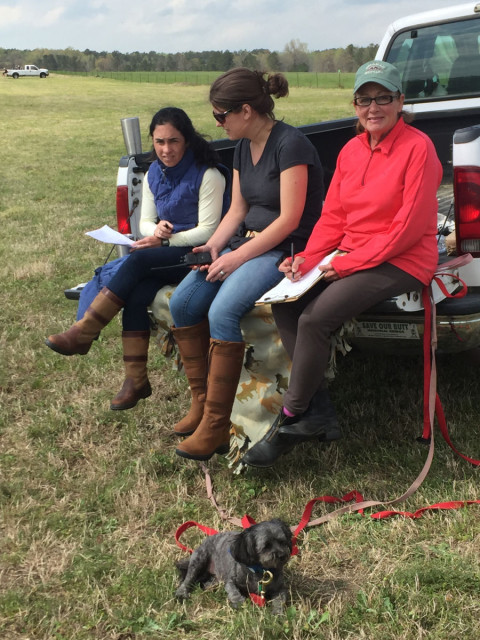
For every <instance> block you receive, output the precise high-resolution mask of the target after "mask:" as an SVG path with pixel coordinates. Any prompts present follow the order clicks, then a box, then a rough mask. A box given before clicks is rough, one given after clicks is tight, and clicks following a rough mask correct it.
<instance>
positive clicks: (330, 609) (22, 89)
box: [0, 75, 480, 640]
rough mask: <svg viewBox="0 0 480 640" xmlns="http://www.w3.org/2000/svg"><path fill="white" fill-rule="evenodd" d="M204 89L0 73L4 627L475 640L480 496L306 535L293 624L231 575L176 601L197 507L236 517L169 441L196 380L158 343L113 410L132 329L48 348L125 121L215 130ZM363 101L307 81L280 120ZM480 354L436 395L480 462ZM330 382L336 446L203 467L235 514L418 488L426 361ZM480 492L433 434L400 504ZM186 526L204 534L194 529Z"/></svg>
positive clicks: (269, 637) (86, 636)
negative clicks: (244, 599)
mask: <svg viewBox="0 0 480 640" xmlns="http://www.w3.org/2000/svg"><path fill="white" fill-rule="evenodd" d="M206 96H207V87H188V86H177V85H169V86H161V85H152V84H131V83H125V82H119V81H116V80H106V79H101V78H82V77H74V78H72V77H64V76H55V75H52V77H50V78H49V79H48V80H37V79H26V80H19V81H13V80H10V79H8V80H7V79H5V78H1V79H0V116H1V117H0V131H1V140H2V157H3V162H4V169H3V178H2V185H1V189H0V219H1V221H2V236H1V239H0V255H1V257H2V260H1V263H0V274H1V282H2V286H1V288H0V349H1V361H0V509H1V515H0V531H1V536H0V577H1V579H0V638H2V640H132V639H134V640H140V639H142V640H144V639H150V638H155V639H157V638H158V639H171V640H176V639H178V638H180V637H188V638H192V640H193V639H194V640H227V639H230V638H232V637H237V638H240V639H242V640H243V639H250V638H251V639H253V638H256V639H262V640H274V639H291V640H307V639H313V638H316V639H317V638H320V639H325V640H347V639H348V640H357V639H360V638H366V639H368V640H379V639H381V640H390V639H391V640H397V639H398V638H402V640H416V639H424V638H425V639H426V638H428V639H432V640H443V639H452V640H453V639H454V638H455V639H456V638H459V637H462V638H465V639H472V640H473V639H476V638H478V637H479V635H480V603H479V598H478V594H479V592H480V559H479V554H478V547H479V542H480V535H479V531H480V511H479V508H478V506H470V507H467V508H463V509H459V510H455V511H443V512H426V513H425V514H424V516H423V517H422V518H420V519H418V520H410V519H404V518H392V519H388V520H383V521H379V522H377V521H374V520H372V519H371V518H370V517H368V516H369V513H366V515H365V517H362V516H360V515H351V516H345V517H341V518H337V519H334V520H332V521H331V522H329V523H328V524H326V525H323V526H321V527H315V528H311V529H309V530H307V531H306V532H305V533H304V534H303V535H302V536H301V540H300V550H301V555H300V557H298V558H295V559H293V560H292V561H291V562H290V564H289V567H288V572H287V573H288V581H289V585H290V589H291V604H290V606H289V607H288V609H287V611H286V613H285V616H283V617H282V618H274V617H273V616H272V615H271V613H270V612H269V611H266V610H263V609H258V608H255V607H253V606H251V605H249V604H246V605H245V606H244V607H243V608H242V609H241V610H239V611H233V610H231V609H230V608H229V607H228V605H227V603H226V598H225V594H224V591H223V589H221V588H219V589H213V590H210V591H208V592H201V591H196V592H194V594H193V596H192V599H191V601H189V602H188V603H187V604H185V605H180V604H178V603H177V602H176V601H175V599H174V590H175V587H176V575H175V570H174V561H175V560H176V559H179V558H181V557H183V554H182V552H181V551H180V549H178V548H177V547H176V545H175V541H174V534H175V531H176V529H177V528H178V526H179V525H181V524H182V523H183V522H185V521H186V520H196V521H198V522H201V523H203V524H206V525H208V526H210V527H214V528H217V529H219V528H223V527H225V525H224V524H223V523H222V520H221V519H220V517H219V515H218V513H217V512H216V511H215V510H214V509H213V507H212V505H211V504H210V502H209V500H208V498H207V494H206V490H205V487H204V478H203V475H202V472H201V470H200V469H199V467H198V466H197V465H196V464H195V463H193V462H190V461H183V460H181V459H180V458H178V457H177V456H175V454H174V452H173V449H174V445H175V441H174V439H173V438H172V436H171V428H172V424H173V423H174V421H176V420H177V419H178V418H180V417H181V415H182V414H183V412H184V411H185V408H186V406H187V401H188V392H187V385H186V381H185V379H184V378H183V377H182V376H180V375H179V374H177V373H176V372H175V371H173V369H172V366H171V363H170V362H169V361H165V360H164V359H163V357H162V356H161V355H160V353H159V352H158V349H157V348H156V347H155V345H153V344H152V347H151V350H150V367H151V376H150V377H151V382H152V385H153V386H154V394H153V396H152V397H151V398H150V399H148V400H147V401H145V402H142V403H141V404H140V405H139V406H138V407H137V408H135V409H133V410H131V411H126V412H111V411H109V408H108V407H109V401H110V399H111V397H112V396H113V395H114V394H115V393H116V392H117V391H118V389H119V387H120V385H121V382H122V380H123V367H122V365H121V346H120V340H119V334H120V324H119V322H118V321H114V322H112V323H111V324H110V325H109V326H108V327H107V329H106V330H105V331H104V332H103V334H102V336H101V339H100V340H99V341H98V344H95V345H94V346H93V347H92V350H91V352H90V353H89V354H88V355H87V356H86V357H73V358H62V357H61V356H58V355H56V354H54V353H53V352H51V351H50V350H49V349H47V348H46V347H45V346H44V344H43V341H44V338H45V336H46V335H48V334H49V333H51V332H53V331H58V330H62V329H65V328H67V327H68V326H69V325H70V323H71V322H72V320H73V318H74V314H75V303H73V302H71V301H68V300H66V299H65V298H64V296H63V289H64V288H66V287H68V286H71V285H73V284H76V283H77V282H80V281H84V280H86V279H88V278H89V277H90V276H91V274H92V272H93V269H94V268H95V267H96V266H97V265H98V264H101V263H102V262H103V260H104V259H105V258H106V249H105V247H104V246H103V245H101V244H100V243H96V242H95V241H93V240H91V239H89V238H86V237H85V236H84V232H85V231H86V230H89V229H93V228H96V227H98V226H100V225H103V224H105V223H107V224H111V225H114V224H115V174H116V167H117V166H118V160H119V157H120V156H122V155H123V153H124V145H123V139H122V134H121V129H120V118H122V117H126V116H139V117H140V121H141V127H142V133H143V134H144V138H143V141H144V149H147V148H149V143H148V140H147V135H146V132H147V129H148V124H149V122H150V118H151V115H152V114H153V112H154V111H156V110H157V109H158V108H159V107H161V106H165V105H167V104H175V105H178V106H182V107H184V108H185V109H186V111H187V112H188V113H189V114H190V115H191V117H192V119H193V121H194V123H195V124H196V126H197V128H198V130H200V131H202V132H204V133H206V134H210V135H212V136H214V137H215V136H218V134H219V133H221V130H219V129H216V128H215V126H214V121H213V118H212V117H211V108H210V106H209V105H208V103H207V102H206ZM350 99H351V92H350V90H339V89H336V90H335V89H330V90H317V89H308V88H302V89H296V88H293V89H292V91H291V95H290V97H289V98H288V99H284V100H280V101H279V103H278V109H277V115H278V116H279V117H285V119H286V121H287V122H291V123H293V124H301V123H309V122H314V121H317V120H322V119H328V118H333V117H337V116H342V115H350V113H351V107H350V105H349V101H350ZM475 355H476V354H468V355H465V356H457V357H453V356H452V357H443V358H441V359H440V360H439V391H440V396H441V398H442V401H443V405H444V408H445V412H446V415H447V419H448V423H449V428H450V432H451V435H452V438H453V440H454V442H455V443H456V444H457V446H458V447H459V449H460V450H461V451H464V452H465V453H468V454H469V455H471V456H473V457H477V458H478V457H479V456H480V450H479V449H480V447H479V446H478V431H479V425H478V422H479V421H478V406H479V401H480V397H479V396H480V394H479V387H478V373H477V372H478V360H475ZM331 390H332V395H333V397H334V400H335V402H336V405H337V408H338V413H339V417H340V420H341V423H342V426H343V430H344V435H345V437H344V439H343V440H341V441H339V442H338V444H335V445H331V446H329V447H328V448H323V447H321V446H319V445H316V444H309V445H303V446H300V447H297V448H296V449H295V450H294V452H293V453H292V454H290V455H289V456H287V457H285V458H284V459H283V460H282V462H281V464H279V465H277V466H276V467H275V468H272V469H270V470H266V471H254V470H249V471H248V473H245V474H243V475H240V476H235V475H233V474H232V472H231V470H230V469H228V467H227V465H226V464H225V461H224V460H223V459H222V458H220V457H218V456H216V457H214V458H213V459H212V460H211V462H210V463H209V464H208V466H209V469H210V471H211V473H212V477H213V482H214V489H215V494H216V497H217V499H218V501H219V502H220V504H221V506H222V507H223V508H225V509H226V511H227V512H228V513H229V514H231V515H232V516H237V517H241V516H242V515H243V514H244V513H248V514H250V515H251V516H252V517H253V518H255V519H256V520H262V519H266V518H269V517H273V516H278V517H282V518H284V519H285V520H286V521H287V522H288V523H289V524H291V525H296V524H297V523H298V522H299V519H300V517H301V514H302V511H303V507H304V505H305V503H306V502H307V501H308V500H310V499H311V498H314V497H316V496H323V495H332V496H342V495H344V494H346V493H347V492H348V491H351V490H353V489H355V490H357V491H360V492H361V493H362V494H363V495H364V496H365V498H368V499H378V500H385V501H386V500H390V499H392V498H394V497H396V496H398V495H400V494H401V493H402V492H403V491H404V490H405V489H406V488H407V487H408V486H409V485H410V483H411V482H412V481H413V479H414V478H415V477H416V476H417V474H418V473H419V471H420V469H421V468H422V466H423V463H424V460H425V457H426V454H427V451H426V449H425V447H423V446H421V445H419V444H417V443H416V441H415V438H416V436H417V435H420V433H421V430H422V362H421V358H420V357H418V358H417V357H410V358H404V359H402V358H393V357H373V356H365V355H362V354H359V353H351V354H349V355H348V356H347V357H346V358H345V359H342V360H341V361H340V362H339V372H338V376H337V378H336V379H335V381H334V382H333V384H332V387H331ZM478 498H480V487H479V482H478V470H477V469H475V468H473V467H472V466H471V465H469V464H468V463H466V462H464V461H463V460H461V459H460V458H459V457H456V456H455V455H454V454H453V453H452V452H451V450H450V449H449V448H448V447H447V446H446V444H445V443H444V442H443V441H442V440H441V438H440V437H439V436H437V443H436V452H435V458H434V461H433V465H432V469H431V471H430V473H429V475H428V477H427V479H426V481H425V482H424V484H423V485H422V486H421V488H420V489H419V491H417V493H416V494H415V495H414V496H413V497H412V498H410V499H409V501H408V502H407V503H406V504H405V505H401V508H402V509H406V510H408V511H412V512H413V511H415V510H416V509H419V508H421V507H424V506H426V505H431V504H434V503H437V502H442V501H446V500H472V499H478ZM331 508H332V507H328V506H324V505H320V506H318V507H317V508H316V511H315V512H314V517H316V516H320V515H321V514H323V513H326V512H328V511H329V510H331ZM190 534H191V535H190ZM185 538H186V541H187V544H189V545H192V546H193V545H194V544H196V542H197V541H198V540H200V539H201V535H200V534H199V533H198V534H196V533H195V532H188V534H187V535H186V536H185Z"/></svg>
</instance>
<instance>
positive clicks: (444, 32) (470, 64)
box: [387, 17, 480, 102]
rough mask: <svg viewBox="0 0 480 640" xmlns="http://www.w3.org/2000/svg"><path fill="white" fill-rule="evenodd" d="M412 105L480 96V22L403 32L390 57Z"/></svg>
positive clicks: (458, 22)
mask: <svg viewBox="0 0 480 640" xmlns="http://www.w3.org/2000/svg"><path fill="white" fill-rule="evenodd" d="M387 61H388V62H391V63H392V64H394V65H395V66H396V67H398V69H399V70H400V73H401V75H402V82H403V90H404V93H405V98H406V100H407V101H408V102H415V101H418V100H421V101H424V100H425V99H430V100H432V99H434V100H438V99H441V97H442V96H448V97H451V96H457V97H462V98H464V97H470V96H474V95H478V94H480V19H479V18H478V17H477V18H473V19H468V20H459V21H455V22H449V23H446V24H445V23H444V24H438V25H431V26H426V27H419V28H418V29H412V28H410V29H408V30H407V31H403V32H400V33H399V34H398V35H397V37H396V38H395V40H394V41H393V43H392V45H391V47H390V50H389V52H388V54H387Z"/></svg>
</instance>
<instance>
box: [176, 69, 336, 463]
mask: <svg viewBox="0 0 480 640" xmlns="http://www.w3.org/2000/svg"><path fill="white" fill-rule="evenodd" d="M264 75H265V74H263V73H261V72H257V71H250V70H249V69H244V68H236V69H232V70H230V71H228V72H227V73H225V74H223V75H222V76H220V77H219V78H217V80H216V81H215V82H214V83H213V85H212V86H211V88H210V102H211V104H212V106H213V116H214V118H215V119H216V120H217V123H218V124H217V126H220V127H223V128H224V130H225V133H226V134H227V135H228V137H229V138H230V139H232V140H239V143H238V145H237V147H236V149H235V155H234V162H233V167H234V171H233V186H232V201H231V206H230V209H229V210H228V212H227V213H226V215H225V217H224V218H223V220H222V222H221V223H220V225H219V227H218V228H217V230H216V231H215V233H214V234H213V236H212V237H211V238H210V240H209V241H208V243H207V244H205V245H203V246H201V247H197V248H196V249H194V251H209V252H210V253H211V256H212V263H211V264H210V265H209V266H204V267H200V268H198V269H195V270H194V271H192V272H191V273H190V274H189V275H188V276H187V277H186V278H185V279H184V280H183V281H182V282H181V283H180V285H178V287H177V289H176V290H175V293H174V294H173V296H172V298H171V301H170V311H171V313H172V317H173V320H174V328H173V334H174V336H175V339H176V342H177V344H178V347H179V351H180V355H181V357H182V361H183V364H184V367H185V371H186V374H187V377H188V380H189V383H190V389H191V394H192V406H191V409H190V411H189V413H188V415H187V416H186V417H185V418H183V420H181V421H180V422H179V423H178V424H176V425H175V428H174V431H175V433H176V434H177V435H179V436H189V437H188V438H187V439H185V440H183V441H182V442H181V443H180V444H179V446H178V447H177V450H176V452H177V454H178V455H180V456H182V457H185V458H191V459H194V460H208V459H209V458H211V456H212V455H213V454H214V453H227V452H228V450H229V440H230V413H231V410H232V405H233V402H234V399H235V393H236V389H237V385H238V381H239V378H240V373H241V370H242V365H243V358H244V350H245V343H244V342H243V337H242V332H241V330H240V320H241V318H242V317H243V316H244V315H245V314H246V313H247V312H248V311H250V310H251V309H252V308H253V307H254V304H255V301H256V300H257V299H258V298H259V297H260V296H261V295H263V294H264V293H265V292H266V291H268V290H269V289H270V288H272V287H273V286H275V285H276V284H277V283H278V282H279V281H280V280H281V279H282V278H283V274H282V273H280V272H279V270H278V264H279V261H281V260H282V258H283V257H284V256H285V255H286V254H287V253H288V254H289V253H290V250H291V245H292V244H293V246H294V250H295V252H298V251H301V250H302V249H303V248H304V247H305V244H306V241H307V238H308V237H309V235H310V233H311V230H312V229H313V226H314V224H315V222H316V221H317V219H318V217H319V215H320V212H321V207H322V202H323V195H324V190H323V172H322V167H321V164H320V160H319V157H318V154H317V152H316V150H315V148H314V147H313V145H312V144H311V142H310V141H309V140H308V139H307V138H306V137H305V136H304V135H303V134H302V133H301V132H300V131H299V130H298V129H296V128H295V127H292V126H290V125H287V124H285V123H283V122H278V121H276V120H275V118H274V114H273V107H274V101H273V99H272V95H274V96H275V97H277V98H279V97H282V96H286V95H287V94H288V83H287V80H286V79H285V77H284V76H283V75H281V74H274V75H270V76H268V78H267V79H265V77H264ZM207 379H208V383H207Z"/></svg>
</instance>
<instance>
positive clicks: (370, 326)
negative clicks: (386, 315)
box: [354, 320, 420, 340]
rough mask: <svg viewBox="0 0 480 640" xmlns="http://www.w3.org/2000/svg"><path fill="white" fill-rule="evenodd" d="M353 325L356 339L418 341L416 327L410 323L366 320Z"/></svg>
mask: <svg viewBox="0 0 480 640" xmlns="http://www.w3.org/2000/svg"><path fill="white" fill-rule="evenodd" d="M354 324H355V328H354V333H355V337H356V338H395V339H397V340H420V336H419V334H418V328H417V325H416V324H414V323H411V322H376V321H373V322H370V321H368V320H361V321H357V322H355V323H354Z"/></svg>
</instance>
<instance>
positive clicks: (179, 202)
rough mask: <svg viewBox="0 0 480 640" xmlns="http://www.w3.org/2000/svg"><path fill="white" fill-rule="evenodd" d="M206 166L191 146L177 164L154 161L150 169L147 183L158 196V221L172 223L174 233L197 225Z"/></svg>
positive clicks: (156, 200) (156, 202)
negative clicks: (199, 198)
mask: <svg viewBox="0 0 480 640" xmlns="http://www.w3.org/2000/svg"><path fill="white" fill-rule="evenodd" d="M207 168H208V167H207V166H206V165H203V166H201V167H199V166H198V165H197V163H196V162H195V159H194V157H193V152H192V150H191V149H187V150H186V151H185V154H184V156H183V158H182V159H181V160H180V162H179V163H178V164H177V165H175V166H174V167H166V166H165V165H164V164H163V162H160V160H155V162H153V163H152V164H151V165H150V169H149V170H148V184H149V187H150V189H151V191H152V193H153V197H154V199H155V206H156V208H157V214H158V218H159V220H168V222H171V223H172V224H173V233H178V232H179V231H185V230H187V229H193V227H196V226H197V224H198V195H199V192H200V185H201V184H202V180H203V176H204V174H205V171H206V170H207Z"/></svg>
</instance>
